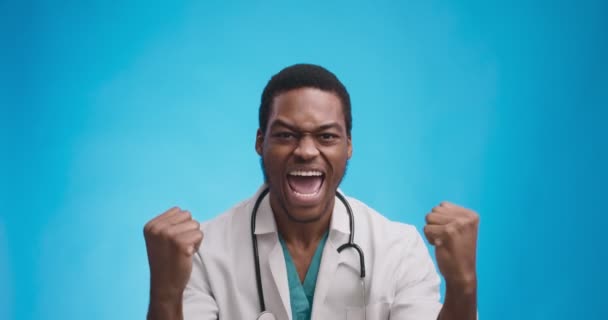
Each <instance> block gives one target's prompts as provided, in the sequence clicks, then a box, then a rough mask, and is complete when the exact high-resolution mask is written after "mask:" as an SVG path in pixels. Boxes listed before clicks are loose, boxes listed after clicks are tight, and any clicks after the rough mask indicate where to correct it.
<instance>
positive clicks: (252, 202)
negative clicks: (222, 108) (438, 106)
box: [144, 64, 479, 320]
mask: <svg viewBox="0 0 608 320" xmlns="http://www.w3.org/2000/svg"><path fill="white" fill-rule="evenodd" d="M259 122H260V128H259V129H258V132H257V136H256V142H255V150H256V151H257V153H258V154H259V155H260V157H261V160H262V167H263V172H264V177H265V183H264V185H263V186H262V187H261V188H260V189H259V190H258V191H257V192H256V193H255V194H254V195H253V196H252V197H251V198H250V199H247V200H245V201H243V202H241V203H239V204H237V205H236V206H234V207H233V208H232V209H230V210H228V211H227V212H225V213H224V214H222V215H220V216H218V217H217V218H215V219H214V220H212V221H209V222H207V223H204V224H200V225H199V223H198V222H197V221H196V220H194V218H193V217H192V215H191V213H190V212H188V211H186V210H182V209H181V208H178V207H174V208H171V209H169V210H167V211H166V212H164V213H162V214H160V215H159V216H157V217H155V218H154V219H152V220H151V221H149V222H148V223H147V224H146V226H145V227H144V236H145V239H146V246H147V252H148V260H149V265H150V305H149V310H148V319H192V320H194V319H228V320H233V319H234V320H237V319H257V318H258V317H260V318H261V319H272V317H274V318H275V319H294V320H300V319H389V317H390V319H392V320H395V319H402V320H405V319H408V320H435V319H441V320H469V319H470V320H472V319H475V318H476V310H477V276H476V266H475V265H476V257H475V255H476V243H477V229H478V221H479V218H478V215H477V214H476V213H475V212H473V211H471V210H469V209H465V208H463V207H460V206H458V205H455V204H452V203H449V202H442V203H441V204H439V205H437V206H436V207H434V208H432V209H431V210H430V212H429V213H428V215H427V216H426V222H427V224H426V226H425V227H424V234H425V235H426V237H427V239H428V240H429V242H430V243H431V244H433V245H434V247H435V254H436V259H437V267H438V269H439V271H440V272H441V274H442V275H443V277H444V279H445V282H446V294H445V301H444V304H443V305H441V304H440V302H439V299H440V297H439V282H440V278H439V275H438V273H437V271H436V268H435V266H434V265H433V262H432V260H431V258H430V255H429V252H428V250H427V249H426V246H425V245H424V241H423V239H422V237H421V236H420V234H419V233H418V231H417V230H416V229H415V228H414V227H413V226H410V225H407V224H403V223H398V222H393V221H389V220H387V219H386V218H385V217H383V216H382V215H380V214H379V213H377V212H376V211H374V210H373V209H372V208H370V207H368V206H367V205H365V204H364V203H362V202H360V201H358V200H356V199H353V198H349V197H345V199H344V201H342V199H341V198H340V196H341V195H342V193H341V191H340V190H339V189H338V186H339V185H340V182H341V180H342V178H343V177H344V173H345V170H346V166H347V162H348V160H349V159H350V157H351V155H352V152H353V148H352V140H351V127H352V120H351V105H350V98H349V95H348V93H347V91H346V89H345V88H344V86H343V85H342V83H341V82H340V81H339V80H338V79H337V78H336V76H335V75H334V74H332V73H331V72H329V71H328V70H326V69H324V68H322V67H320V66H315V65H307V64H300V65H294V66H290V67H287V68H285V69H283V70H282V71H280V72H279V73H278V74H276V75H275V76H273V77H272V79H271V80H270V81H269V82H268V84H267V86H266V88H265V89H264V92H263V94H262V101H261V105H260V111H259ZM235 182H236V181H235ZM370 187H371V186H370ZM349 207H350V208H349ZM203 237H204V240H203ZM345 244H347V245H346V246H344V245H345ZM256 260H257V261H256ZM256 262H257V263H256ZM271 315H272V317H271V318H266V317H269V316H271Z"/></svg>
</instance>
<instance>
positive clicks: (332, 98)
mask: <svg viewBox="0 0 608 320" xmlns="http://www.w3.org/2000/svg"><path fill="white" fill-rule="evenodd" d="M279 119H280V120H282V121H286V122H289V123H291V124H293V125H295V126H298V127H299V128H301V129H313V128H315V127H317V126H320V125H323V124H326V123H329V122H337V123H338V124H340V125H341V126H342V127H345V123H344V112H343V109H342V101H341V100H340V98H339V97H338V96H337V95H336V94H335V93H333V92H330V91H323V90H320V89H316V88H298V89H293V90H289V91H286V92H284V93H281V94H279V95H278V96H276V97H275V98H274V101H273V104H272V111H271V113H270V117H269V121H268V124H269V126H272V124H273V122H275V121H276V120H279Z"/></svg>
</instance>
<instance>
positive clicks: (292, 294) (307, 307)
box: [279, 232, 328, 320]
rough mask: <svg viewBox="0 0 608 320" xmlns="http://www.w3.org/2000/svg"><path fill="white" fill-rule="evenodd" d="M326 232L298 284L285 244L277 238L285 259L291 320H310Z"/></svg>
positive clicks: (296, 274) (294, 268) (281, 239)
mask: <svg viewBox="0 0 608 320" xmlns="http://www.w3.org/2000/svg"><path fill="white" fill-rule="evenodd" d="M327 234H328V233H327V232H326V233H325V235H324V236H323V238H321V241H319V245H318V246H317V249H316V250H315V254H314V255H313V257H312V261H311V262H310V266H309V267H308V271H306V277H304V283H301V282H300V277H299V276H298V271H297V270H296V266H295V264H294V263H293V259H292V258H291V254H289V250H288V249H287V244H286V243H285V240H283V237H281V236H279V240H280V242H281V246H282V247H283V256H284V257H285V265H286V266H287V280H288V283H289V299H290V301H291V318H292V319H293V320H310V315H311V311H312V301H313V300H312V299H313V297H314V296H315V287H316V285H317V276H318V275H319V265H320V264H321V254H322V253H323V248H324V247H325V242H326V241H327Z"/></svg>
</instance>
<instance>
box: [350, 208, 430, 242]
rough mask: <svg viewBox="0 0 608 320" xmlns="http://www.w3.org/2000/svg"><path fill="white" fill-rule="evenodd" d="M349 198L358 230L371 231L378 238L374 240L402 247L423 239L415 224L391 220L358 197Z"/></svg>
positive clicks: (372, 235)
mask: <svg viewBox="0 0 608 320" xmlns="http://www.w3.org/2000/svg"><path fill="white" fill-rule="evenodd" d="M347 200H348V202H349V203H350V205H351V207H352V209H353V215H354V216H355V220H356V222H355V224H356V228H357V230H362V231H367V232H369V233H370V238H371V239H373V240H376V241H374V242H383V243H387V245H394V244H399V246H401V247H402V246H412V245H417V244H418V243H419V241H420V240H421V238H420V233H419V232H418V230H417V229H416V227H415V226H414V225H412V224H409V223H404V222H399V221H393V220H390V219H388V218H387V217H386V216H384V215H382V214H381V213H379V212H378V211H376V210H375V209H374V208H372V207H370V206H369V205H367V204H365V203H364V202H362V201H361V200H358V199H356V198H353V197H347ZM371 239H370V240H371Z"/></svg>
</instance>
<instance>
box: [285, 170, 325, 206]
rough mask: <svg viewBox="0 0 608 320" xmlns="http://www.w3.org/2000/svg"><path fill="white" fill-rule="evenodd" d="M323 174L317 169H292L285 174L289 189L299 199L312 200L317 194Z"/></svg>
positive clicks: (323, 177) (321, 183) (323, 178)
mask: <svg viewBox="0 0 608 320" xmlns="http://www.w3.org/2000/svg"><path fill="white" fill-rule="evenodd" d="M324 180H325V175H324V174H323V172H321V171H318V170H293V171H290V172H289V173H288V174H287V183H288V184H289V187H290V188H291V191H292V192H293V193H294V195H296V196H297V197H298V198H300V199H301V200H312V199H313V198H315V196H317V195H319V192H320V191H321V187H322V186H323V182H324Z"/></svg>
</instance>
